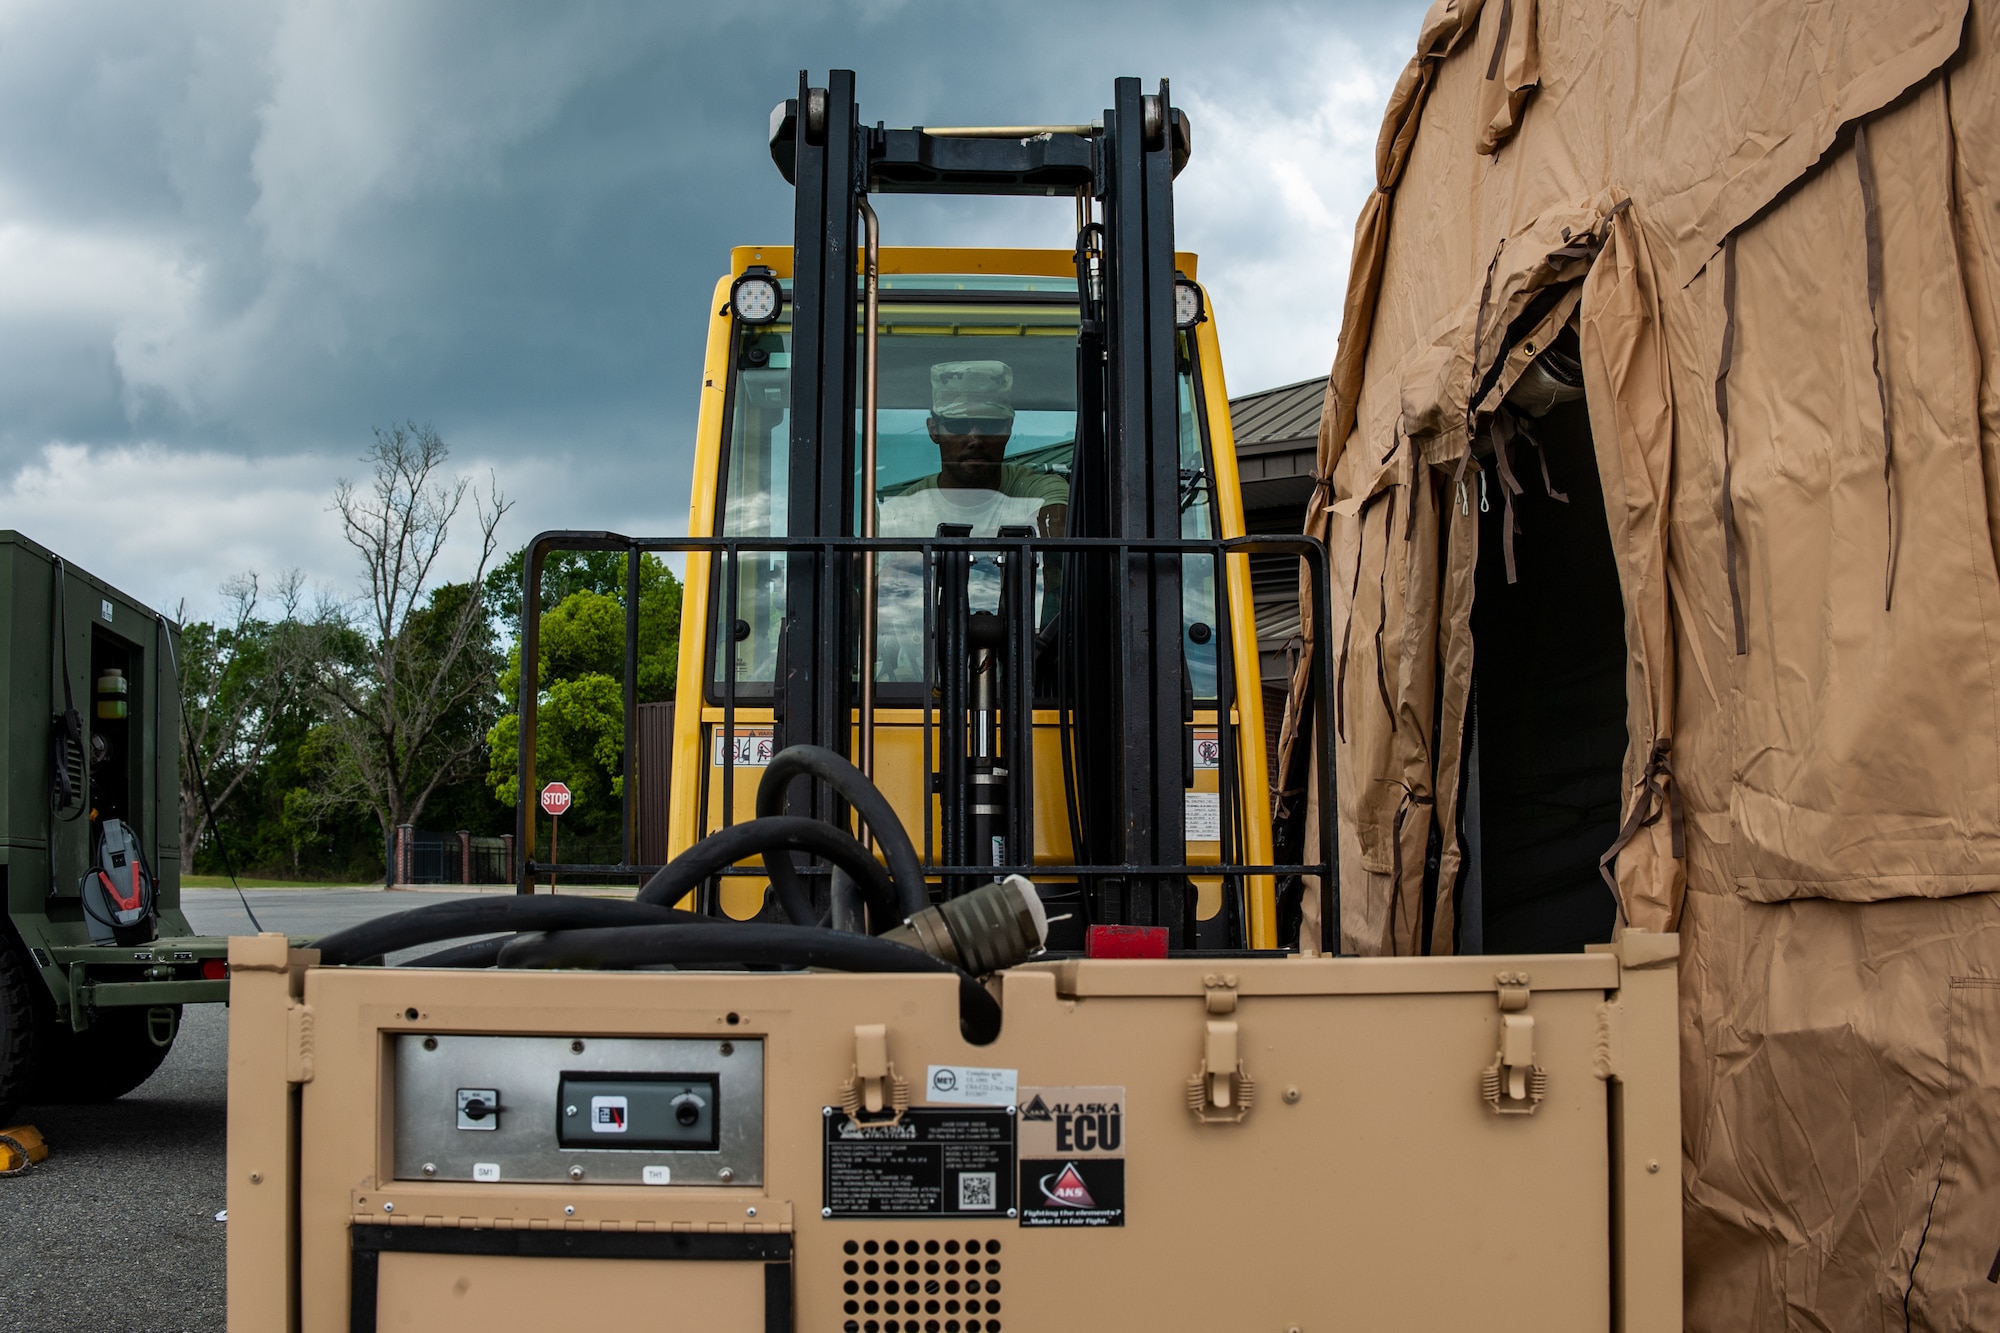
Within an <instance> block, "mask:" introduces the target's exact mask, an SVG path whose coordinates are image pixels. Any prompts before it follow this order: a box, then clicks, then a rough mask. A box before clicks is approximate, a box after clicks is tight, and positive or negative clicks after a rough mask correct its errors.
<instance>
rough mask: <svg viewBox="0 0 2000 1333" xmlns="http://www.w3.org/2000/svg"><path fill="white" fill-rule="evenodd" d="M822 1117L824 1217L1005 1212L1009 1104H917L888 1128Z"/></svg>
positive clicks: (1010, 1195)
mask: <svg viewBox="0 0 2000 1333" xmlns="http://www.w3.org/2000/svg"><path fill="white" fill-rule="evenodd" d="M825 1119H826V1199H825V1208H826V1215H827V1216H828V1217H994V1218H999V1217H1010V1216H1012V1215H1013V1208H1014V1171H1015V1166H1014V1114H1013V1108H1012V1107H996V1108H993V1109H987V1108H983V1107H965V1108H953V1109H949V1110H940V1109H936V1108H929V1107H926V1108H919V1109H914V1110H909V1111H905V1112H904V1113H903V1118H902V1120H901V1121H900V1122H899V1123H897V1124H893V1125H857V1124H855V1123H854V1122H853V1121H851V1120H849V1119H848V1118H847V1117H846V1116H845V1115H844V1114H842V1113H841V1112H840V1111H839V1110H838V1109H836V1110H834V1111H832V1112H830V1113H828V1114H827V1115H826V1117H825Z"/></svg>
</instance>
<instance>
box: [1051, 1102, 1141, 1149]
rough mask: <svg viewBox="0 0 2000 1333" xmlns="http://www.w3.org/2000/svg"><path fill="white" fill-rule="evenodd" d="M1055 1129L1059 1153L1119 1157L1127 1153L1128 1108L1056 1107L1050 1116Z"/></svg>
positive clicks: (1104, 1105)
mask: <svg viewBox="0 0 2000 1333" xmlns="http://www.w3.org/2000/svg"><path fill="white" fill-rule="evenodd" d="M1049 1118H1050V1120H1051V1121H1052V1123H1053V1124H1054V1126H1055V1131H1056V1151H1057V1152H1058V1153H1060V1154H1062V1155H1064V1156H1068V1155H1069V1154H1070V1153H1088V1152H1102V1153H1118V1152H1123V1151H1124V1149H1125V1108H1124V1107H1122V1106H1118V1105H1115V1104H1110V1103H1105V1102H1085V1103H1080V1104H1076V1105H1068V1106H1060V1105H1059V1106H1056V1107H1054V1108H1052V1109H1051V1111H1050V1112H1049Z"/></svg>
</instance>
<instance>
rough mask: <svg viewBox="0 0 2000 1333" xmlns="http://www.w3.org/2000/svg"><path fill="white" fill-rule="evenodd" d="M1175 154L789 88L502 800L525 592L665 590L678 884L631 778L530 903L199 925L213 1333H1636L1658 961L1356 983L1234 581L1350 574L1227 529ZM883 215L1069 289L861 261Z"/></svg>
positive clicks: (1142, 130) (1646, 1211) (1664, 1253)
mask: <svg viewBox="0 0 2000 1333" xmlns="http://www.w3.org/2000/svg"><path fill="white" fill-rule="evenodd" d="M1191 147H1192V133H1191V128H1190V126H1189V123H1188V121H1187V118H1186V117H1185V116H1184V115H1183V114H1182V113H1181V112H1180V111H1179V110H1178V109H1177V108H1175V107H1174V106H1173V105H1172V101H1171V97H1170V93H1169V89H1168V87H1167V85H1166V84H1165V83H1162V84H1160V85H1159V89H1158V91H1157V92H1156V93H1146V92H1144V91H1143V90H1142V87H1141V85H1140V83H1139V81H1138V80H1136V79H1120V80H1118V81H1117V83H1116V85H1115V90H1114V98H1113V105H1112V106H1110V107H1109V108H1107V109H1106V111H1105V113H1104V115H1103V117H1102V119H1101V120H1099V121H1097V122H1094V123H1092V124H1089V125H1046V126H1032V125H1031V126H1004V127H994V128H937V127H930V128H921V127H920V128H914V129H886V128H883V127H881V126H874V127H870V126H868V125H867V124H865V123H864V122H863V121H862V119H861V116H860V113H859V108H858V107H857V105H856V102H855V91H854V77H853V75H852V74H851V73H849V72H846V71H838V70H836V71H833V72H832V74H831V75H830V76H829V78H828V79H827V81H826V84H825V85H824V86H823V87H822V86H813V85H811V84H810V83H809V81H808V79H807V77H806V76H805V75H803V74H802V75H801V76H800V84H799V91H798V95H797V96H796V97H795V98H790V99H787V100H786V101H785V102H783V103H781V104H780V105H779V106H778V108H777V109H776V110H775V111H774V112H773V115H772V121H771V150H772V157H773V159H774V161H775V163H776V165H777V167H778V169H779V170H780V171H781V172H783V173H784V175H785V177H786V179H787V180H788V181H789V182H790V183H791V184H792V185H793V186H794V188H795V192H796V214H795V219H794V242H793V245H792V246H791V247H789V248H787V247H777V246H765V247H743V248H740V249H738V250H736V251H735V252H734V253H733V255H732V262H731V270H730V272H729V273H728V274H727V275H725V276H724V277H723V278H722V279H721V280H720V281H719V282H718V284H717V287H716V292H715V299H714V304H713V305H712V307H711V309H712V311H713V314H712V315H711V318H710V335H709V344H708V353H707V360H706V364H705V367H704V371H703V387H702V400H701V402H702V407H701V414H700V424H699V432H698V439H697V461H696V472H695V486H694V498H693V508H692V513H691V521H690V524H689V533H690V535H689V536H688V537H685V538H674V539H637V538H630V537H626V536H623V535H619V534H612V533H602V532H551V533H544V534H543V535H542V536H541V537H539V538H537V539H536V541H535V542H534V543H532V544H531V546H530V551H529V558H528V560H527V562H526V571H525V586H524V593H525V596H524V601H523V606H524V611H525V616H524V626H523V643H522V653H521V660H522V681H521V697H520V705H521V720H522V726H521V750H520V761H519V762H520V790H521V791H522V792H523V793H528V792H532V791H534V790H535V787H536V774H535V770H534V754H535V733H536V703H537V699H538V694H539V685H538V682H537V679H536V670H537V662H538V657H539V644H538V632H539V625H538V615H537V611H538V608H539V604H540V599H539V581H540V574H541V568H542V564H543V561H544V560H545V558H546V557H547V556H548V555H549V554H550V553H552V552H556V551H563V550H579V549H588V550H615V551H623V552H625V553H626V554H627V558H628V562H629V569H630V571H631V578H632V579H633V580H635V581H636V579H637V572H638V568H639V563H638V562H639V560H640V558H641V556H642V555H643V554H644V553H646V552H650V551H679V552H685V553H686V555H687V569H688V580H687V597H686V601H685V603H684V609H683V622H682V624H683V630H682V658H681V674H680V679H681V682H682V686H681V704H680V708H679V710H678V714H677V720H676V727H677V730H676V733H675V738H674V780H673V784H672V793H673V799H672V806H671V812H670V814H671V830H672V848H671V850H672V852H673V855H672V856H671V857H670V859H669V860H668V862H667V863H666V864H664V865H659V866H650V865H642V864H638V863H637V862H638V858H637V857H636V855H635V854H634V853H633V851H632V850H631V849H632V848H633V845H634V844H633V842H632V840H631V838H630V830H631V828H632V827H633V822H634V821H633V819H632V809H633V806H634V804H635V803H639V802H645V801H647V800H649V799H654V797H653V796H652V794H651V793H648V792H646V791H644V790H639V789H637V784H636V783H635V782H634V780H633V778H634V776H635V775H634V774H633V773H632V770H631V767H630V766H629V764H628V767H627V780H626V785H625V799H626V801H627V802H628V807H627V819H626V826H627V831H628V837H627V842H626V848H627V850H626V853H625V856H624V858H623V859H622V860H621V861H620V862H619V863H617V864H612V865H562V866H551V865H548V864H541V863H537V862H536V860H535V843H534V836H533V835H534V826H533V822H532V820H531V819H529V818H528V814H527V811H526V810H525V809H524V810H523V812H522V815H521V820H520V824H519V840H520V846H522V847H523V848H524V849H525V855H524V865H523V868H522V879H521V883H520V886H519V887H520V890H521V892H520V893H519V894H517V895H515V896H511V897H505V898H495V899H488V900H485V901H481V902H476V903H470V904H444V905H439V906H433V907H426V908H418V909H415V910H413V911H409V912H405V913H402V914H400V915H397V916H393V917H387V918H383V919H381V920H378V921H376V922H371V923H369V924H367V925H364V926H360V927H355V928H353V929H350V930H347V931H343V932H340V933H339V934H337V935H333V936H329V937H327V938H325V939H322V940H320V941H319V942H318V947H317V948H315V949H292V948H289V947H288V945H287V942H286V941H285V940H283V939H282V938H280V937H276V936H258V937H251V938H244V939H240V940H238V941H235V942H234V944H233V947H232V952H231V974H232V1006H233V1007H232V1018H231V1038H230V1041H231V1047H230V1066H231V1068H230V1130H229V1133H230V1139H229V1226H230V1234H229V1265H230V1280H229V1302H230V1322H231V1326H232V1328H236V1329H239V1330H244V1329H253V1328H255V1329H266V1328H270V1329H280V1328H282V1329H301V1330H322V1329H336V1328H341V1329H348V1330H373V1329H378V1328H400V1327H430V1328H447V1329H459V1328H463V1329H468V1330H471V1329H478V1330H483V1331H484V1330H502V1329H517V1328H518V1329H528V1328H541V1327H545V1326H547V1325H549V1324H551V1323H554V1322H557V1321H562V1322H571V1321H575V1320H578V1319H586V1320H592V1321H603V1320H615V1321H618V1322H619V1323H621V1324H630V1325H634V1326H640V1327H648V1328H664V1329H676V1330H678V1329H690V1330H692V1329H702V1330H724V1329H740V1330H760V1331H762V1333H771V1331H773V1330H794V1329H796V1330H809V1331H812V1333H822V1331H828V1333H831V1331H838V1333H1003V1330H1008V1329H1013V1330H1054V1329H1068V1328H1077V1329H1085V1328H1089V1329H1112V1328H1134V1327H1145V1328H1157V1329H1216V1328H1228V1329H1268V1330H1274V1331H1276V1333H1283V1331H1284V1330H1292V1331H1293V1333H1302V1331H1303V1330H1321V1329H1333V1328H1387V1327H1395V1328H1461V1327H1469V1326H1472V1325H1474V1324H1475V1323H1476V1324H1477V1325H1479V1326H1481V1327H1486V1328H1496V1329H1529V1328H1533V1329H1563V1330H1567V1329H1606V1328H1612V1327H1616V1328H1620V1329H1627V1330H1654V1329H1657V1330H1666V1329H1672V1328H1677V1327H1679V1322H1680V1320H1679V1290H1680V1285H1679V1213H1680V1202H1679V1185H1678V1174H1677V1163H1678V1160H1679V1159H1678V1098H1677V1078H1676V1046H1675V988H1674V959H1675V954H1676V949H1675V941H1674V939H1673V937H1671V936H1658V935H1646V934H1643V933H1640V932H1627V933H1625V934H1624V935H1623V936H1622V937H1621V938H1619V939H1618V940H1616V941H1614V942H1613V943H1611V944H1609V945H1605V946H1598V947H1594V948H1593V949H1592V950H1591V951H1589V952H1586V953H1582V954H1574V955H1548V956H1534V957H1523V956H1516V957H1509V958H1482V957H1464V958H1424V959H1407V958H1406V959H1374V958H1369V959H1363V958H1354V957H1351V956H1343V955H1342V951H1341V947H1340V939H1339V920H1340V913H1339V906H1338V884H1339V854H1338V847H1339V840H1338V837H1337V830H1336V829H1334V828H1333V827H1332V824H1331V821H1327V822H1326V823H1323V824H1321V825H1320V826H1318V827H1315V828H1310V829H1308V828H1303V827H1299V826H1296V825H1294V824H1286V825H1284V826H1282V827H1274V823H1273V820H1272V814H1271V812H1272V801H1271V791H1270V783H1269V780H1268V778H1267V776H1266V773H1267V768H1266V765H1267V756H1266V755H1265V753H1264V744H1263V735H1264V732H1263V720H1262V716H1261V712H1260V708H1261V702H1262V701H1261V693H1260V690H1259V688H1258V677H1257V672H1256V666H1255V664H1256V631H1255V625H1254V623H1253V620H1252V616H1251V609H1250V608H1251V598H1250V587H1249V571H1248V557H1249V555H1250V554H1251V553H1253V552H1266V551H1272V552H1284V553H1289V554H1293V555H1296V556H1297V557H1298V559H1299V561H1300V565H1301V570H1302V578H1301V584H1302V588H1303V589H1305V595H1306V596H1308V597H1309V598H1310V599H1311V605H1312V608H1313V614H1314V617H1315V623H1318V624H1322V625H1323V624H1327V623H1329V622H1330V619H1331V615H1330V612H1331V606H1332V598H1333V596H1334V595H1335V591H1334V589H1333V586H1332V577H1331V576H1330V573H1329V571H1328V569H1327V566H1326V557H1325V554H1324V552H1323V551H1322V550H1321V548H1320V547H1319V546H1318V545H1317V543H1315V542H1313V541H1311V540H1308V539H1305V538H1289V539H1281V538H1263V537H1259V538H1254V539H1253V538H1249V537H1246V536H1244V534H1243V531H1242V514H1241V504H1240V499H1239V496H1238V492H1237V480H1236V471H1235V460H1234V455H1233V449H1232V446H1231V442H1230V434H1229V425H1228V415H1227V396H1226V393H1225V391H1224V386H1223V379H1222V366H1221V359H1220V351H1219V344H1218V342H1217V337H1216V326H1215V321H1214V319H1213V316H1212V313H1211V312H1210V310H1209V308H1208V302H1207V298H1206V295H1205V293H1204V292H1203V290H1202V288H1201V287H1200V285H1199V283H1198V281H1197V271H1196V261H1195V257H1194V256H1192V255H1189V254H1184V253H1179V252H1177V251H1176V250H1175V249H1174V237H1173V202H1172V199H1173V196H1172V187H1173V181H1174V178H1175V176H1176V175H1177V174H1178V173H1179V172H1180V170H1181V169H1182V168H1183V167H1184V166H1185V165H1186V164H1187V162H1188V160H1189V156H1190V152H1191ZM893 193H932V194H972V195H1016V196H1031V197H1032V196H1040V197H1043V198H1046V199H1048V200H1049V201H1050V203H1049V206H1050V207H1052V208H1061V209H1065V210H1069V211H1071V212H1072V213H1073V215H1074V218H1075V221H1076V230H1077V243H1076V247H1075V249H1074V251H1073V252H1038V251H1021V250H918V249H898V248H894V247H890V248H883V247H882V246H881V245H880V237H879V231H880V229H879V224H878V220H877V217H876V214H875V211H874V209H873V207H872V206H871V204H870V199H871V196H876V195H883V194H893ZM637 601H638V599H637V597H636V596H632V597H629V598H628V603H629V606H628V614H631V615H636V607H637ZM636 637H637V636H636V634H630V633H628V642H630V643H636ZM628 652H629V649H628ZM1335 670H1336V668H1335V666H1334V664H1333V663H1332V662H1331V661H1330V660H1328V659H1327V656H1326V655H1325V654H1321V655H1320V657H1319V659H1318V660H1317V661H1316V662H1315V666H1314V679H1313V687H1312V689H1311V690H1309V691H1308V692H1307V698H1306V707H1307V708H1308V709H1309V710H1310V714H1309V718H1310V720H1316V721H1317V722H1319V723H1321V724H1322V725H1319V726H1317V728H1316V729H1315V730H1313V731H1312V732H1311V734H1313V735H1314V736H1315V737H1317V739H1316V741H1315V742H1314V744H1313V745H1311V746H1301V747H1298V748H1299V749H1300V751H1301V754H1302V756H1303V758H1302V761H1301V763H1300V765H1299V768H1300V771H1299V772H1298V773H1296V774H1292V775H1289V780H1290V781H1292V782H1294V783H1296V782H1302V781H1310V782H1314V783H1318V784H1320V785H1321V790H1320V800H1319V805H1318V808H1319V809H1321V810H1323V811H1331V810H1333V809H1334V808H1335V803H1334V801H1333V799H1332V790H1331V784H1332V781H1333V767H1332V763H1331V758H1330V756H1331V750H1330V745H1329V744H1328V732H1329V728H1328V726H1327V725H1324V724H1326V723H1329V722H1333V721H1334V720H1335V719H1334V717H1333V714H1332V713H1331V711H1330V709H1331V703H1332V700H1333V698H1334V678H1335ZM627 677H628V681H627V687H626V693H627V702H626V710H627V719H628V735H629V734H631V732H632V730H633V728H632V725H631V724H632V719H633V716H634V712H635V709H636V704H635V702H634V697H635V696H634V692H633V684H632V682H633V680H634V679H635V678H636V667H635V665H633V664H631V663H630V662H629V660H628V670H627ZM548 870H559V871H560V872H561V873H562V874H563V875H564V876H566V877H569V878H571V879H572V880H574V879H580V878H587V877H591V876H596V877H598V878H600V879H602V880H604V881H607V882H609V881H615V880H618V879H623V880H625V881H626V882H627V883H630V882H633V881H634V880H637V881H638V882H640V888H639V890H638V892H637V894H636V896H635V897H634V898H633V899H629V900H627V899H622V898H608V897H595V896H584V895H567V896H554V895H549V894H536V893H534V892H533V886H534V883H535V881H536V878H537V876H538V875H539V874H540V873H541V872H543V871H548ZM1302 903H1310V904H1311V908H1312V910H1302V908H1301V904H1302ZM1301 921H1304V922H1305V923H1307V928H1306V929H1304V930H1301V928H1300V925H1301ZM435 946H443V947H435ZM422 949H429V950H431V951H430V952H427V953H423V954H422V955H421V956H419V957H417V958H415V959H414V960H413V961H410V962H406V963H403V964H401V965H399V966H393V967H391V966H383V965H381V964H382V963H383V961H384V959H385V958H388V957H389V956H391V955H399V954H406V953H407V951H410V950H422Z"/></svg>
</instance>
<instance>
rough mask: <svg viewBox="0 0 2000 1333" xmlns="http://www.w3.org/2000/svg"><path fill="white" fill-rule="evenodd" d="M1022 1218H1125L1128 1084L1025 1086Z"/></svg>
mask: <svg viewBox="0 0 2000 1333" xmlns="http://www.w3.org/2000/svg"><path fill="white" fill-rule="evenodd" d="M1020 1108H1021V1109H1020V1142H1021V1189H1020V1200H1021V1202H1020V1210H1021V1212H1020V1222H1021V1225H1022V1226H1024V1227H1122V1226H1124V1225H1125V1089H1123V1088H1118V1087H1069V1088H1023V1089H1022V1090H1021V1102H1020Z"/></svg>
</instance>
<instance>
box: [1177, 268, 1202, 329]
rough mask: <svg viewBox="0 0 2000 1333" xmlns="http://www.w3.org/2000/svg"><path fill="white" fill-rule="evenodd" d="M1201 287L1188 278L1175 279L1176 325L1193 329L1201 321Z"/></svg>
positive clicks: (1180, 327) (1178, 327)
mask: <svg viewBox="0 0 2000 1333" xmlns="http://www.w3.org/2000/svg"><path fill="white" fill-rule="evenodd" d="M1202 304H1203V303H1202V299H1201V288H1199V287H1197V286H1195V285H1194V284H1193V283H1191V282H1189V281H1188V280H1187V279H1186V278H1175V279H1174V327H1175V328H1177V329H1191V328H1193V327H1194V326H1195V325H1197V324H1199V323H1201V317H1202Z"/></svg>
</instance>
